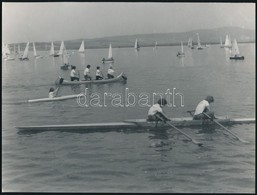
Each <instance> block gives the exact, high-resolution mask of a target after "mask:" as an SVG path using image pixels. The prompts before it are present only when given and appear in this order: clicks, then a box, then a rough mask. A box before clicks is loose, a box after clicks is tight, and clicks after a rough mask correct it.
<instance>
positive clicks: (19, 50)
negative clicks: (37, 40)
mask: <svg viewBox="0 0 257 195" xmlns="http://www.w3.org/2000/svg"><path fill="white" fill-rule="evenodd" d="M20 53H21V47H20V45H18V54H20Z"/></svg>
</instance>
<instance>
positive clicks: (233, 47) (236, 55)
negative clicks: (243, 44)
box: [220, 35, 244, 60]
mask: <svg viewBox="0 0 257 195" xmlns="http://www.w3.org/2000/svg"><path fill="white" fill-rule="evenodd" d="M220 47H221V48H227V49H230V51H231V56H230V57H229V59H231V60H244V56H242V55H240V51H239V47H238V44H237V40H236V39H234V40H233V42H232V41H231V37H230V35H226V38H225V43H224V44H223V43H222V38H220Z"/></svg>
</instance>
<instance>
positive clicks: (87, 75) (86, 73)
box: [84, 64, 92, 81]
mask: <svg viewBox="0 0 257 195" xmlns="http://www.w3.org/2000/svg"><path fill="white" fill-rule="evenodd" d="M90 67H91V65H89V64H88V65H87V67H86V69H85V71H84V78H85V80H86V81H88V80H92V78H91V76H90Z"/></svg>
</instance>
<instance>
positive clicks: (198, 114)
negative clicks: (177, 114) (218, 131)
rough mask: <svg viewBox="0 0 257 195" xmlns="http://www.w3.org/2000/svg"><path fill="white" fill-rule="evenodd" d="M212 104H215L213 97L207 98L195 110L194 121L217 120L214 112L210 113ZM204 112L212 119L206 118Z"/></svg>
mask: <svg viewBox="0 0 257 195" xmlns="http://www.w3.org/2000/svg"><path fill="white" fill-rule="evenodd" d="M212 102H214V98H213V97H212V96H207V97H206V98H205V99H204V100H202V101H201V102H200V103H199V104H198V105H197V107H196V109H195V113H194V116H193V120H202V119H211V120H212V119H215V116H214V112H211V111H210V103H212ZM203 112H204V113H205V114H206V115H208V116H210V118H209V117H207V116H205V115H204V114H203Z"/></svg>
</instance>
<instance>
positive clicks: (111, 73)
mask: <svg viewBox="0 0 257 195" xmlns="http://www.w3.org/2000/svg"><path fill="white" fill-rule="evenodd" d="M113 74H114V70H113V69H112V66H110V68H109V69H108V72H107V77H108V79H112V78H114V75H113Z"/></svg>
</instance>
